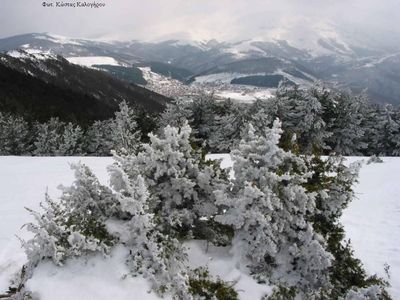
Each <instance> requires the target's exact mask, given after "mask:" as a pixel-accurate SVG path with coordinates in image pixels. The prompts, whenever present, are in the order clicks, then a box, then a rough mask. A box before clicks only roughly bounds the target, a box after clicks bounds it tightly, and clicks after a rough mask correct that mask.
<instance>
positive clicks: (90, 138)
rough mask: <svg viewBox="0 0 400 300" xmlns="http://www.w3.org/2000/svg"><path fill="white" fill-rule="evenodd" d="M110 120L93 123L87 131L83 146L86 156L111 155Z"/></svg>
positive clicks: (111, 122)
mask: <svg viewBox="0 0 400 300" xmlns="http://www.w3.org/2000/svg"><path fill="white" fill-rule="evenodd" d="M112 124H113V121H112V120H105V121H95V122H94V123H93V124H92V125H91V126H90V127H89V129H88V130H87V133H86V139H85V146H84V149H86V152H87V153H88V154H95V155H99V156H109V155H111V150H113V144H114V143H113V136H112Z"/></svg>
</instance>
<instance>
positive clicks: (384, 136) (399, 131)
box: [376, 105, 400, 156]
mask: <svg viewBox="0 0 400 300" xmlns="http://www.w3.org/2000/svg"><path fill="white" fill-rule="evenodd" d="M399 122H400V119H398V120H396V114H395V110H394V109H393V107H392V106H390V105H386V106H385V107H383V108H381V109H380V110H379V115H378V118H377V122H376V124H377V126H378V132H379V134H380V139H379V142H378V153H376V154H380V155H390V156H391V155H393V156H399V155H400V123H399Z"/></svg>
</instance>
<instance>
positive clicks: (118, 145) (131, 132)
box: [111, 101, 140, 153]
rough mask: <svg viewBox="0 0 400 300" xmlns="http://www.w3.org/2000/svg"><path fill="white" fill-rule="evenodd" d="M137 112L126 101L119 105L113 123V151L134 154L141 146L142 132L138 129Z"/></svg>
mask: <svg viewBox="0 0 400 300" xmlns="http://www.w3.org/2000/svg"><path fill="white" fill-rule="evenodd" d="M135 118H136V115H135V111H134V110H133V109H132V108H130V107H128V105H127V104H126V102H125V101H123V102H121V103H120V105H119V111H117V112H116V113H115V119H114V120H113V122H112V123H111V138H112V141H113V149H114V150H116V151H128V152H129V153H134V152H135V151H136V150H137V148H138V147H139V145H140V132H139V131H138V128H137V123H136V120H135Z"/></svg>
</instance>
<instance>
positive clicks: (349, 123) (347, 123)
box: [327, 92, 367, 155]
mask: <svg viewBox="0 0 400 300" xmlns="http://www.w3.org/2000/svg"><path fill="white" fill-rule="evenodd" d="M329 101H331V102H332V103H333V107H334V110H333V116H332V118H331V120H330V121H329V123H327V128H328V131H329V132H331V134H332V135H331V137H330V138H329V146H330V148H331V149H332V150H333V151H334V152H336V153H338V154H341V155H360V154H362V151H364V149H365V148H366V147H367V145H366V144H365V143H364V141H363V139H364V135H365V130H364V128H363V126H362V123H363V107H364V105H363V103H364V98H363V97H362V96H358V97H354V96H352V95H351V94H350V93H339V92H331V95H330V97H329Z"/></svg>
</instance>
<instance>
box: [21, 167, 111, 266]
mask: <svg viewBox="0 0 400 300" xmlns="http://www.w3.org/2000/svg"><path fill="white" fill-rule="evenodd" d="M72 168H73V169H74V171H75V178H76V179H75V182H74V183H73V185H72V186H71V187H60V188H61V190H62V195H61V197H60V200H59V201H57V202H55V201H52V200H51V199H50V198H49V197H48V195H46V199H45V200H46V201H45V204H44V205H42V207H43V209H44V213H43V214H40V213H38V212H34V211H32V210H30V212H31V213H32V214H33V216H34V218H35V221H36V223H30V224H27V228H28V230H29V231H31V232H32V233H33V234H34V237H33V238H32V239H31V240H28V241H23V247H24V248H25V252H26V254H27V257H28V264H27V270H26V272H27V274H30V272H31V271H32V270H31V269H32V268H33V267H35V266H36V265H37V264H38V263H39V262H40V261H42V260H44V259H51V260H52V261H53V262H54V263H55V264H57V265H62V264H63V263H64V262H65V260H66V259H68V258H70V257H74V256H81V255H83V254H85V253H89V252H101V253H103V254H104V255H106V254H107V253H108V252H109V251H110V247H111V246H112V245H113V244H114V243H115V239H114V237H113V236H111V235H110V234H109V233H108V231H107V229H106V226H105V224H104V220H105V219H106V217H107V216H110V215H112V214H114V213H116V211H117V204H118V203H117V202H116V199H115V198H114V196H113V194H112V192H111V190H109V189H108V188H106V187H104V186H102V185H101V184H100V183H99V182H98V180H97V178H96V177H95V176H94V174H93V173H92V172H91V171H90V170H89V169H88V167H86V166H84V165H80V164H78V165H74V166H72Z"/></svg>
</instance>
